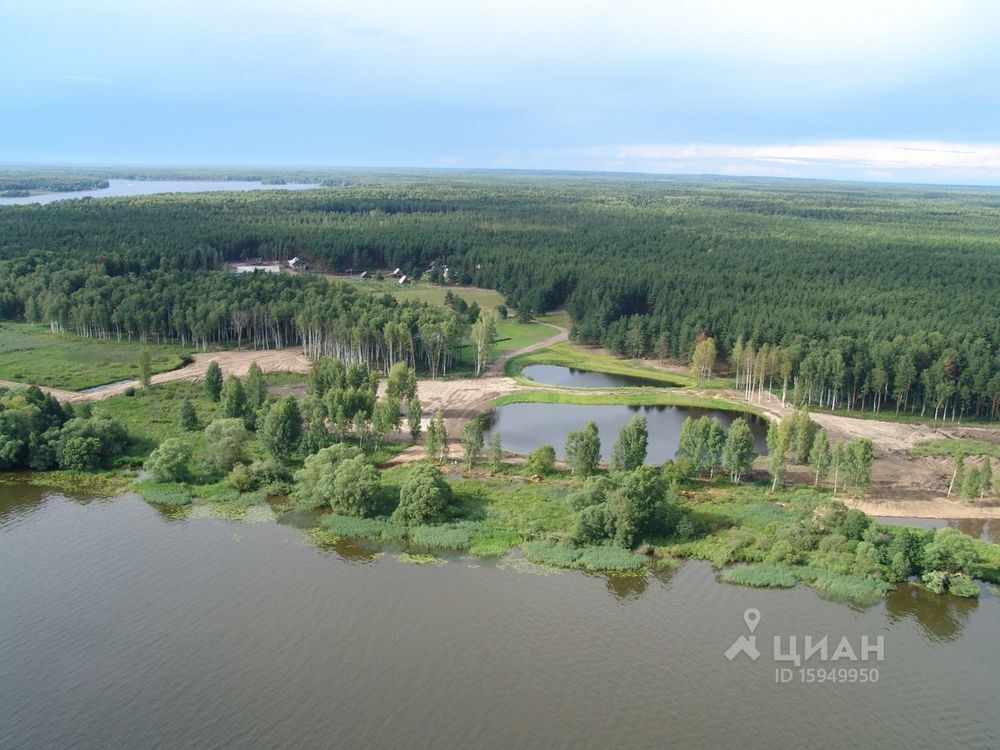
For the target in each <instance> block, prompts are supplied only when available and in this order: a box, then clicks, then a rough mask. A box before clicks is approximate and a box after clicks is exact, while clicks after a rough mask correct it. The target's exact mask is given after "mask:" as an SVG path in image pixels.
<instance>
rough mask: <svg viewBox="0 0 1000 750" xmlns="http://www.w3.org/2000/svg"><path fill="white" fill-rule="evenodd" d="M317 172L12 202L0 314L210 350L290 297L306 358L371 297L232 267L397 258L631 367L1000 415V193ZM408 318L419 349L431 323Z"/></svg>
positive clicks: (6, 211)
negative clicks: (652, 359) (709, 362)
mask: <svg viewBox="0 0 1000 750" xmlns="http://www.w3.org/2000/svg"><path fill="white" fill-rule="evenodd" d="M310 174H312V175H313V179H306V178H304V177H303V174H302V173H301V172H295V171H291V172H288V173H283V172H280V171H278V172H262V173H261V174H260V175H259V176H261V177H262V178H265V179H272V180H280V179H288V180H289V181H292V180H303V181H316V182H323V183H325V184H328V185H339V187H331V188H329V189H315V190H310V191H302V192H270V191H267V192H248V193H226V194H220V193H215V194H186V195H170V196H147V197H139V198H112V199H103V200H99V201H98V200H79V201H71V202H62V203H55V204H51V205H46V206H7V207H0V315H2V316H4V317H7V318H26V319H29V320H37V321H43V322H47V323H50V324H52V325H54V326H58V327H62V328H65V329H68V330H75V331H77V332H79V333H82V334H83V335H133V336H136V335H141V336H147V337H148V336H156V337H166V338H184V337H187V338H189V339H190V340H193V341H198V342H215V341H222V340H230V339H232V338H233V337H234V336H235V333H234V325H233V323H232V319H233V316H234V314H235V315H236V317H237V319H242V318H243V317H244V315H245V314H246V308H247V307H249V306H254V307H255V309H258V310H271V309H276V308H280V306H281V305H282V304H287V305H291V306H292V307H293V308H295V310H294V311H290V312H289V313H288V315H286V316H285V318H283V320H284V321H285V322H282V323H276V322H271V321H270V319H269V318H268V317H267V316H268V315H270V313H267V314H265V313H263V312H261V313H259V314H260V315H263V316H264V317H262V318H261V320H262V321H264V320H267V321H269V322H267V323H266V324H265V323H261V324H260V325H261V326H264V325H267V326H277V328H278V329H279V331H280V333H279V335H277V336H275V335H267V336H263V337H262V338H261V339H260V343H261V344H262V345H277V344H278V343H279V342H280V343H285V344H287V343H297V342H300V341H302V340H304V339H306V338H307V337H306V336H305V335H304V330H305V329H304V327H303V323H302V321H296V320H293V318H297V317H301V314H302V312H303V304H305V303H306V302H307V301H308V307H309V309H310V311H311V310H312V309H313V308H315V309H317V310H318V309H320V308H322V307H323V305H324V304H325V305H333V306H334V307H336V306H337V305H338V303H334V302H330V301H327V302H324V303H320V302H319V301H317V300H320V299H326V298H327V297H338V296H340V297H344V298H345V299H346V298H347V297H349V296H350V298H351V299H354V298H355V297H356V296H357V295H353V290H350V289H349V288H346V287H343V286H333V287H332V288H325V287H324V288H320V287H318V286H317V279H316V278H315V275H309V274H304V275H296V276H292V275H282V276H281V278H280V280H271V281H267V282H265V281H260V280H255V281H247V280H245V279H235V278H232V277H229V276H226V275H222V274H217V273H214V272H215V271H217V270H218V269H220V268H221V267H222V264H223V263H225V262H226V261H235V260H246V259H252V258H262V259H271V258H276V259H279V260H283V259H287V258H291V257H293V256H300V257H303V258H306V259H307V260H308V261H309V263H310V265H311V266H312V267H313V268H314V269H319V270H327V271H331V272H342V271H345V270H346V269H348V268H352V269H354V270H355V271H360V270H363V269H368V270H374V269H377V268H383V269H385V268H393V267H396V266H399V267H401V268H402V269H403V270H404V271H406V272H407V273H411V274H422V273H427V272H430V274H431V275H432V276H433V278H435V279H437V280H441V279H442V278H443V277H442V273H443V268H444V266H447V267H448V269H449V275H448V280H449V281H450V282H454V283H465V284H474V285H477V286H481V287H489V288H494V289H497V290H499V291H500V292H502V293H503V294H504V295H505V296H506V298H507V301H508V303H509V304H510V305H511V306H512V307H515V308H518V309H527V310H530V311H533V312H544V311H548V310H552V309H556V308H559V307H565V308H566V309H567V310H568V311H569V312H570V314H571V316H572V319H573V335H574V337H575V338H576V339H577V340H580V341H583V342H587V343H597V344H603V345H605V346H607V347H608V348H610V349H612V350H613V351H615V352H618V353H620V354H625V355H629V356H657V357H662V358H668V357H669V358H677V359H681V360H685V359H686V358H687V357H688V356H689V355H690V353H691V351H692V349H693V347H694V345H695V344H696V343H697V341H698V340H699V339H700V338H703V337H705V336H711V337H713V338H714V339H715V340H716V342H717V345H718V347H719V350H720V351H721V352H722V354H723V355H724V356H726V357H728V358H729V360H730V361H729V367H730V368H731V370H733V371H734V373H737V372H738V374H739V377H740V379H741V381H742V382H743V384H744V385H745V387H747V388H775V389H778V388H783V389H784V390H785V391H786V392H787V393H788V396H789V398H792V397H794V398H795V399H796V400H797V401H798V402H800V403H812V404H816V405H822V406H835V407H845V408H852V409H866V410H877V411H885V410H891V411H903V410H905V411H913V412H917V413H924V414H927V415H932V414H936V415H937V416H939V417H941V416H943V417H946V418H955V417H959V416H970V415H974V416H979V417H990V418H996V417H997V416H998V415H1000V306H998V304H997V290H998V289H1000V232H998V231H997V230H998V227H1000V191H997V190H986V189H982V190H980V189H962V188H931V187H885V186H866V185H847V184H838V183H824V182H798V181H796V182H792V181H788V182H785V181H776V180H775V181H768V180H726V179H681V178H656V177H640V176H629V175H621V176H614V175H611V176H608V175H602V176H596V175H594V176H591V175H571V174H530V175H529V174H525V173H518V172H497V173H488V174H485V173H472V172H468V173H463V172H438V173H430V172H428V173H404V172H398V173H396V172H383V173H375V174H366V173H361V172H342V173H325V172H324V173H310ZM97 176H100V175H97ZM112 176H113V175H112ZM151 176H152V175H151ZM155 176H156V177H158V178H163V177H165V176H168V175H166V174H162V173H161V174H156V175H155ZM183 176H188V177H190V176H194V175H187V174H185V175H183ZM202 176H212V177H215V178H218V176H219V175H218V174H216V175H207V174H202ZM239 176H240V177H244V178H246V177H247V175H246V174H240V175H239ZM431 269H433V270H431ZM130 291H131V293H132V299H131V302H130V303H129V304H128V305H125V303H124V299H125V297H127V296H128V293H129V292H130ZM351 295H353V296H351ZM352 304H353V303H352ZM365 304H370V303H365ZM380 304H384V305H386V306H387V307H392V305H393V304H395V303H391V301H389V300H383V301H382V302H381V303H380ZM214 308H218V309H214ZM340 308H343V309H345V310H346V309H347V307H345V306H344V305H340ZM212 309H214V312H210V310H212ZM340 314H341V313H338V315H340ZM414 314H415V315H416V316H417V317H419V316H421V315H423V316H430V315H431V313H430V312H427V311H420V312H415V313H414ZM390 317H392V316H390ZM207 318H210V319H211V321H212V322H211V323H207V322H206V319H207ZM393 322H394V323H399V324H402V325H404V326H409V329H410V333H411V336H412V340H413V341H414V342H416V343H415V348H416V347H419V346H420V345H421V344H420V342H422V341H423V339H422V337H421V335H420V332H419V326H418V324H417V323H415V322H413V321H412V320H411V321H404V320H396V319H395V318H393ZM380 324H381V323H380ZM255 325H256V324H255ZM442 325H443V322H442ZM326 327H327V324H326V323H325V322H323V321H322V320H317V321H314V322H313V323H312V324H311V330H312V331H313V333H314V334H315V333H316V332H318V331H321V330H325V329H326ZM352 335H353V334H352ZM378 335H379V336H381V335H382V334H381V333H379V334H378ZM447 335H448V336H461V332H449V333H448V334H447ZM440 336H445V333H444V332H441V334H440ZM331 346H332V345H331ZM380 346H381V345H380ZM440 364H441V365H443V364H444V360H443V359H442V360H441V361H440Z"/></svg>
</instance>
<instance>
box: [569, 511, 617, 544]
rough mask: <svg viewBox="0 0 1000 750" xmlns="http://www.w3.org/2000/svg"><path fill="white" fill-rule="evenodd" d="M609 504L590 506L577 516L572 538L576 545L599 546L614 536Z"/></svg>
mask: <svg viewBox="0 0 1000 750" xmlns="http://www.w3.org/2000/svg"><path fill="white" fill-rule="evenodd" d="M611 526H612V524H611V520H610V519H609V513H608V506H607V503H600V504H599V505H588V506H587V507H585V508H583V509H582V510H581V511H580V512H579V513H577V514H576V521H575V523H574V525H573V531H572V537H573V541H574V542H575V543H576V544H599V543H600V542H603V541H604V540H605V539H607V538H608V537H610V536H612V535H613V533H614V529H613V528H612V527H611Z"/></svg>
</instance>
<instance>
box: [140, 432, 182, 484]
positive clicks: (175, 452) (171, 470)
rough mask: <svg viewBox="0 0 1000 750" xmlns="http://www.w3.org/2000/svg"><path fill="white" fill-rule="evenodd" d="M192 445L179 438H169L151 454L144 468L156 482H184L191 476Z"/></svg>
mask: <svg viewBox="0 0 1000 750" xmlns="http://www.w3.org/2000/svg"><path fill="white" fill-rule="evenodd" d="M190 461H191V447H190V446H189V445H188V444H187V443H186V442H185V441H183V440H181V439H179V438H167V439H166V440H164V441H163V442H162V443H160V445H159V446H158V447H157V448H156V449H155V450H154V451H153V452H152V453H150V454H149V458H147V459H146V463H145V464H144V465H143V468H144V469H145V470H146V471H147V472H149V478H150V479H152V480H153V481H154V482H183V481H185V480H187V479H188V478H189V475H190V473H191V472H190V467H189V465H188V464H189V462H190Z"/></svg>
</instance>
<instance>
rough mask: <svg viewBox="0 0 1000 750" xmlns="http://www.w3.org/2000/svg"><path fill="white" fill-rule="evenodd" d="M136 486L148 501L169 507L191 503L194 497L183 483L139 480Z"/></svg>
mask: <svg viewBox="0 0 1000 750" xmlns="http://www.w3.org/2000/svg"><path fill="white" fill-rule="evenodd" d="M135 488H136V491H137V492H138V493H139V494H140V495H142V499H143V500H145V501H146V502H147V503H153V504H154V505H163V506H165V507H168V508H179V507H181V506H182V505H190V504H191V502H192V501H193V499H194V498H193V496H192V494H191V491H190V490H189V489H188V488H187V486H186V485H183V484H174V483H171V482H151V481H145V482H138V483H137V484H136V486H135Z"/></svg>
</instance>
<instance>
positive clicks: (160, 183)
mask: <svg viewBox="0 0 1000 750" xmlns="http://www.w3.org/2000/svg"><path fill="white" fill-rule="evenodd" d="M314 187H316V185H311V184H299V183H295V184H291V183H289V184H285V185H265V184H264V183H262V182H245V181H239V180H108V187H106V188H103V189H101V190H74V191H71V192H65V193H45V194H43V195H28V196H24V197H21V198H0V206H18V205H26V204H30V203H53V202H55V201H64V200H70V199H72V198H110V197H114V196H126V195H153V194H155V193H209V192H214V191H218V190H229V191H233V190H235V191H244V190H305V189H307V188H314Z"/></svg>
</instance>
